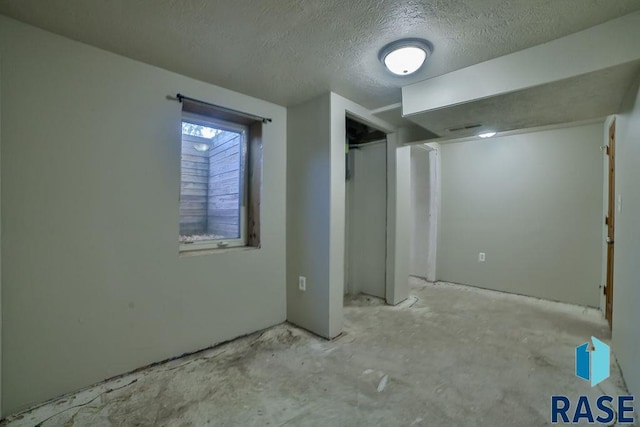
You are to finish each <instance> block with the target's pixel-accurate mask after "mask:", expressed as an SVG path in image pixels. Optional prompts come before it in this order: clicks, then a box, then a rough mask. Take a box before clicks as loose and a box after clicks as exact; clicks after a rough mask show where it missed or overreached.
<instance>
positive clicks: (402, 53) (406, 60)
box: [379, 39, 433, 76]
mask: <svg viewBox="0 0 640 427" xmlns="http://www.w3.org/2000/svg"><path fill="white" fill-rule="evenodd" d="M432 51H433V47H432V46H431V43H429V42H428V41H426V40H422V39H402V40H398V41H395V42H393V43H389V44H388V45H386V46H385V47H383V48H382V50H380V55H379V58H380V61H382V63H383V64H384V65H385V67H387V69H388V70H389V71H391V72H392V73H393V74H395V75H398V76H408V75H410V74H413V73H415V72H416V71H418V70H419V69H420V67H422V64H424V61H426V59H427V57H428V56H429V55H431V52H432Z"/></svg>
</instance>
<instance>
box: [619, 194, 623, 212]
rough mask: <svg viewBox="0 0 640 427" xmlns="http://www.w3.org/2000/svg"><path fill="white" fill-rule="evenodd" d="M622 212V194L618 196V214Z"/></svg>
mask: <svg viewBox="0 0 640 427" xmlns="http://www.w3.org/2000/svg"><path fill="white" fill-rule="evenodd" d="M620 212H622V194H618V213H620Z"/></svg>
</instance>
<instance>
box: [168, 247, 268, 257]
mask: <svg viewBox="0 0 640 427" xmlns="http://www.w3.org/2000/svg"><path fill="white" fill-rule="evenodd" d="M259 249H260V247H259V246H258V247H255V246H236V247H233V248H202V249H189V250H181V251H180V253H179V256H180V258H187V257H193V256H199V255H211V254H226V253H228V252H248V251H256V250H259Z"/></svg>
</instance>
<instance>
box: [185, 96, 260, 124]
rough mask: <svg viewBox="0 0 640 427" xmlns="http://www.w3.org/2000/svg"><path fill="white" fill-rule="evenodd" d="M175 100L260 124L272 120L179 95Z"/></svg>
mask: <svg viewBox="0 0 640 427" xmlns="http://www.w3.org/2000/svg"><path fill="white" fill-rule="evenodd" d="M176 98H177V99H178V102H182V101H185V100H186V101H191V102H195V103H198V104H202V105H208V106H209V107H214V108H217V109H220V110H224V111H227V112H229V113H233V114H237V115H239V116H244V117H248V118H250V119H255V120H260V121H262V123H271V122H272V121H273V120H271V119H270V118H267V117H262V116H256V115H255V114H249V113H243V112H242V111H238V110H234V109H232V108H227V107H222V106H220V105H216V104H212V103H210V102H206V101H201V100H199V99H195V98H190V97H188V96H184V95H182V94H181V93H179V94H177V95H176Z"/></svg>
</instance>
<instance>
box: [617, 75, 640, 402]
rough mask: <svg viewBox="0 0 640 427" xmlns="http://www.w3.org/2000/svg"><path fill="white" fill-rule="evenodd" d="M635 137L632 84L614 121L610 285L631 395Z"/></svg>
mask: <svg viewBox="0 0 640 427" xmlns="http://www.w3.org/2000/svg"><path fill="white" fill-rule="evenodd" d="M639 136H640V91H639V90H638V86H637V85H636V86H635V87H634V88H633V89H632V90H630V92H629V97H628V99H627V101H626V102H625V104H624V109H623V114H620V115H619V116H618V117H617V118H616V151H617V153H616V195H620V196H622V209H621V210H620V211H619V212H618V211H616V228H615V270H614V286H613V292H614V296H613V349H614V351H615V353H616V356H617V358H618V362H619V363H620V367H621V368H622V373H623V375H624V378H625V380H626V383H627V386H628V387H629V392H630V393H631V394H634V395H635V396H639V395H640V364H638V355H640V329H639V328H638V325H640V310H638V307H640V262H638V256H639V254H640V187H639V186H638V184H639V183H640V167H639V165H640V137H639ZM636 400H637V399H636ZM636 408H637V406H636Z"/></svg>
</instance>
